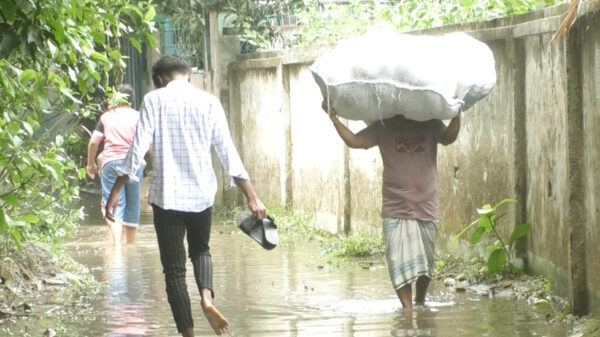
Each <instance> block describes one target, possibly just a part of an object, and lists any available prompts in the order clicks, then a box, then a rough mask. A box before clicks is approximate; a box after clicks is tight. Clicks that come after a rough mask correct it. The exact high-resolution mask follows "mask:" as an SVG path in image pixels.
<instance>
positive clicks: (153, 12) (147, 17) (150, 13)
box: [144, 6, 156, 21]
mask: <svg viewBox="0 0 600 337" xmlns="http://www.w3.org/2000/svg"><path fill="white" fill-rule="evenodd" d="M155 17H156V9H154V7H153V6H151V7H150V8H149V9H148V11H147V12H146V14H145V15H144V20H146V21H152V20H154V18H155Z"/></svg>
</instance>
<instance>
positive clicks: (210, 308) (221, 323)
mask: <svg viewBox="0 0 600 337" xmlns="http://www.w3.org/2000/svg"><path fill="white" fill-rule="evenodd" d="M211 297H212V295H211V292H210V290H209V289H202V310H203V311H204V316H206V319H207V320H208V323H210V326H211V327H212V328H213V330H215V333H216V334H217V335H220V334H222V333H225V332H227V330H228V329H229V321H228V320H227V318H225V317H224V316H223V315H222V314H221V312H220V311H219V310H217V308H216V307H215V306H214V305H213V304H212V300H211Z"/></svg>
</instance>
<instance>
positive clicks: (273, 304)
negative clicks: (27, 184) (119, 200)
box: [67, 211, 568, 337]
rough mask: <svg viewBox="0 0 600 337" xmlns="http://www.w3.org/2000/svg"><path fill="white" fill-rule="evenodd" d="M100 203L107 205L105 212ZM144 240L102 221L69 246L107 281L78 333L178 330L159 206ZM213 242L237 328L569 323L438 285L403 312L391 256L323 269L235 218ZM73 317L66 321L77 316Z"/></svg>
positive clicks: (452, 329) (145, 226)
mask: <svg viewBox="0 0 600 337" xmlns="http://www.w3.org/2000/svg"><path fill="white" fill-rule="evenodd" d="M98 212H99V211H98ZM141 222H142V225H141V227H140V229H139V234H138V242H137V243H136V244H135V245H132V246H123V247H122V248H120V249H118V248H115V247H112V245H111V242H110V238H109V236H108V234H107V231H106V228H105V226H104V225H103V223H102V220H101V219H100V218H99V217H97V216H95V217H93V218H91V219H89V220H88V221H87V223H86V224H85V225H83V226H82V227H81V228H80V230H79V232H78V235H77V237H76V238H74V239H73V240H72V241H71V242H70V243H69V244H68V246H67V250H68V251H69V252H70V253H71V254H72V255H73V257H74V258H75V259H76V260H78V261H79V262H81V263H83V264H85V265H86V266H88V267H89V268H90V270H91V271H92V272H93V273H94V276H96V277H97V278H98V279H100V280H103V281H105V282H106V283H107V287H106V289H105V290H104V292H103V293H102V294H101V295H100V296H97V297H96V298H94V299H92V301H93V302H94V303H93V306H94V308H95V311H96V312H98V313H99V314H98V317H97V319H96V320H95V321H94V322H92V323H91V324H90V323H86V324H81V323H78V322H77V321H76V320H75V321H74V322H72V326H70V327H69V328H70V330H73V331H78V333H75V334H73V336H107V337H108V336H110V337H117V336H118V337H121V336H129V337H133V336H178V334H177V333H176V330H175V325H174V322H173V319H172V316H171V312H170V308H169V306H168V303H167V299H166V294H165V291H164V280H163V274H162V268H161V265H160V260H159V255H158V247H157V244H156V238H155V233H154V228H153V226H152V215H151V214H150V213H144V214H143V216H142V221H141ZM211 251H212V256H213V262H214V284H215V293H216V297H215V303H216V305H217V306H218V307H219V309H220V310H221V311H222V312H223V313H224V314H225V315H226V316H227V317H228V318H229V320H230V322H231V324H232V329H231V331H230V334H229V335H231V336H439V337H442V336H549V337H553V336H557V337H558V336H561V337H562V336H565V335H566V334H567V331H568V327H567V326H557V325H550V324H547V323H546V322H545V319H544V315H545V313H544V312H539V311H536V309H534V308H533V307H532V306H529V305H527V304H525V303H521V302H514V301H512V300H510V299H494V300H491V299H488V298H483V297H480V296H479V295H475V294H470V293H449V292H447V291H446V290H445V289H444V288H443V285H442V284H440V283H435V282H434V283H433V284H432V291H431V295H430V296H429V298H428V302H427V304H428V307H427V308H419V309H416V310H415V311H414V312H413V313H406V312H404V311H403V310H402V309H401V307H400V304H399V301H398V300H397V299H396V297H395V294H394V292H393V291H392V289H391V285H390V282H389V277H388V273H387V270H386V268H385V266H384V265H379V266H376V267H375V268H370V269H367V270H365V269H362V268H360V267H359V266H354V265H349V266H344V267H332V268H330V267H327V266H326V267H325V268H319V263H320V261H322V258H321V256H320V251H319V250H318V249H315V248H314V246H312V245H311V244H309V243H302V242H296V243H294V244H293V245H290V246H282V247H278V248H276V249H274V250H272V251H265V250H263V249H262V248H260V247H259V246H258V245H257V244H256V243H254V242H253V241H251V240H250V239H249V238H247V237H246V236H245V235H243V234H241V233H240V232H239V231H238V230H237V228H236V227H235V226H234V225H232V224H228V225H223V224H221V223H220V222H219V221H218V220H215V222H214V225H213V230H212V238H211ZM187 270H188V276H187V277H188V288H189V291H190V296H191V301H192V308H193V309H192V310H193V315H194V322H195V326H196V327H195V330H196V334H197V336H210V335H213V333H212V330H210V328H209V327H208V325H207V323H206V321H205V319H204V317H203V315H202V310H201V309H200V297H199V295H198V291H197V289H196V288H195V282H194V281H193V275H192V274H193V273H192V272H191V270H192V267H191V264H190V263H189V262H188V267H187ZM68 324H69V323H67V325H68Z"/></svg>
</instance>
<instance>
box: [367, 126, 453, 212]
mask: <svg viewBox="0 0 600 337" xmlns="http://www.w3.org/2000/svg"><path fill="white" fill-rule="evenodd" d="M445 130H446V126H445V125H444V123H442V121H440V120H437V119H434V120H430V121H426V122H416V121H412V120H408V119H405V118H404V117H401V116H396V117H393V118H390V119H386V120H383V121H382V122H376V123H374V124H372V125H370V126H369V127H367V128H365V129H364V130H362V131H360V132H359V133H358V134H359V135H360V136H362V137H364V138H365V139H366V141H367V144H368V146H369V147H373V146H376V145H377V146H379V151H380V152H381V158H382V159H383V188H382V192H383V193H382V194H383V203H382V210H381V216H382V217H383V218H401V219H412V220H423V221H437V220H438V218H439V202H438V198H439V197H438V175H437V144H438V141H439V138H440V136H441V135H442V134H443V133H444V131H445Z"/></svg>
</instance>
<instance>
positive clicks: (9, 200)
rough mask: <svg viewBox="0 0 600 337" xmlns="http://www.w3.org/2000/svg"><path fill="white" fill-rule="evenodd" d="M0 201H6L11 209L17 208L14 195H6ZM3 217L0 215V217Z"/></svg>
mask: <svg viewBox="0 0 600 337" xmlns="http://www.w3.org/2000/svg"><path fill="white" fill-rule="evenodd" d="M2 200H4V201H6V203H7V204H9V205H11V206H12V207H19V204H20V202H19V198H17V197H16V196H15V195H14V194H7V195H5V196H3V197H2ZM1 216H3V215H0V217H1ZM0 221H2V219H0Z"/></svg>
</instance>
